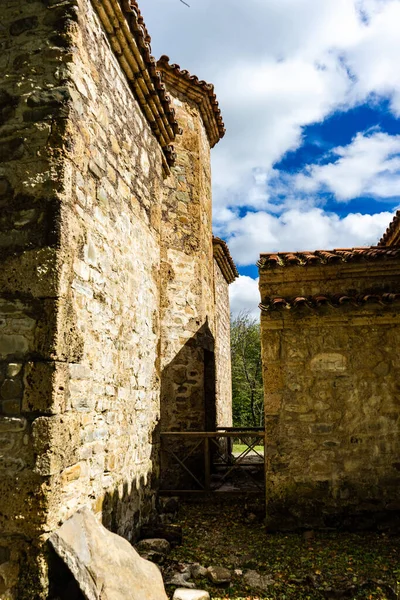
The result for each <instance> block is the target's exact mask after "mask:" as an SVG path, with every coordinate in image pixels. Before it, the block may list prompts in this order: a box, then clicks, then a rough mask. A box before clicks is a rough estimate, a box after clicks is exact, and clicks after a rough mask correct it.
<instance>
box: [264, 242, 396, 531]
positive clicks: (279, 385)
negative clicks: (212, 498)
mask: <svg viewBox="0 0 400 600" xmlns="http://www.w3.org/2000/svg"><path fill="white" fill-rule="evenodd" d="M259 266H260V292H261V299H262V304H261V310H262V315H261V329H262V357H263V369H264V371H263V374H264V386H265V418H266V436H267V461H266V482H267V483H266V486H267V523H268V525H269V527H270V528H271V529H283V530H285V529H286V530H290V529H296V528H303V529H311V528H318V527H322V528H324V527H328V528H331V527H345V528H366V527H372V526H376V525H378V526H379V527H381V528H385V527H390V526H394V525H396V526H399V525H400V503H399V492H400V463H399V456H400V388H399V380H400V361H399V354H398V352H397V350H396V349H397V348H398V345H399V343H400V248H398V247H397V248H396V247H393V248H386V247H376V248H362V249H348V250H334V251H320V252H304V253H302V252H298V253H281V254H276V255H271V254H268V255H262V256H261V259H260V263H259Z"/></svg>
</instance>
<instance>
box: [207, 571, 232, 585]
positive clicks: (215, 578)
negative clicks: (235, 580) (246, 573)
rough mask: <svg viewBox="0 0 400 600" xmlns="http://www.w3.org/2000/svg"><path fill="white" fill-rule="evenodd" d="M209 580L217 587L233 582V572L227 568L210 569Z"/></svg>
mask: <svg viewBox="0 0 400 600" xmlns="http://www.w3.org/2000/svg"><path fill="white" fill-rule="evenodd" d="M207 574H208V578H209V580H210V581H211V582H212V583H215V584H216V585H223V584H227V583H230V582H231V579H232V577H231V572H230V571H229V569H225V567H208V569H207Z"/></svg>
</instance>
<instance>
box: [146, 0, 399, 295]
mask: <svg viewBox="0 0 400 600" xmlns="http://www.w3.org/2000/svg"><path fill="white" fill-rule="evenodd" d="M189 3H190V5H191V7H190V8H187V7H185V6H184V5H183V4H182V3H181V2H179V1H178V0H168V1H167V0H148V1H147V2H144V0H143V1H142V3H141V7H142V10H143V13H144V17H145V20H146V23H147V25H148V27H149V30H150V32H151V34H152V36H153V50H154V53H155V55H156V56H159V55H160V54H163V53H166V54H169V56H170V57H171V60H172V61H174V62H178V63H179V64H180V65H181V66H182V67H183V68H186V69H189V70H190V71H191V72H192V73H195V74H196V75H198V76H199V77H200V78H202V79H206V80H208V81H212V82H213V83H214V84H215V89H216V92H217V96H218V99H219V101H220V104H221V108H222V113H223V117H224V119H225V122H226V126H227V135H226V137H225V138H224V140H223V141H222V142H221V143H220V144H218V146H217V147H216V149H215V150H214V151H213V178H214V186H215V187H214V191H215V193H214V219H215V222H216V226H217V228H218V234H219V235H225V236H226V237H228V239H229V242H230V245H231V249H232V252H233V254H234V257H235V259H236V260H237V262H238V263H239V264H241V265H245V264H252V263H254V262H255V261H256V260H257V257H258V254H259V252H260V251H268V250H272V251H274V250H296V249H299V250H301V249H310V250H311V249H313V248H316V247H320V248H323V247H325V248H332V247H335V246H336V247H338V246H356V245H365V244H370V243H375V242H376V241H377V240H378V239H379V237H380V236H381V234H382V232H383V231H384V230H385V229H386V226H387V224H388V222H389V221H390V218H391V215H390V214H389V213H388V212H382V213H380V214H378V215H373V216H370V215H361V214H351V215H348V216H347V217H344V218H340V217H339V216H338V215H335V214H332V213H327V212H325V211H324V210H323V204H322V202H323V200H321V198H320V197H319V196H318V194H320V193H321V192H322V191H323V190H327V191H330V192H331V193H333V194H334V195H335V196H336V199H337V200H339V201H347V200H349V199H351V198H352V197H355V196H358V195H359V194H367V195H372V196H374V197H378V198H379V197H380V198H383V199H384V198H390V197H391V196H392V195H393V194H397V193H398V192H397V190H398V189H400V187H399V183H400V176H399V172H400V165H399V162H398V158H397V156H396V153H397V152H398V145H399V139H398V137H396V136H392V137H390V136H388V135H386V134H384V133H380V132H377V131H375V132H370V133H369V134H362V133H360V134H359V135H358V136H357V137H356V138H355V140H353V143H352V144H350V145H349V146H347V147H343V148H337V149H336V150H335V151H334V153H333V154H332V161H331V163H330V164H329V165H310V167H309V170H308V171H305V172H303V174H302V177H298V178H294V177H291V176H289V175H288V174H282V173H281V174H279V173H277V172H276V170H274V164H276V162H277V161H279V160H280V159H281V158H282V157H283V155H284V154H285V153H286V152H287V151H289V150H295V149H296V148H298V147H299V146H301V144H302V142H303V140H302V135H303V128H304V127H305V126H307V125H309V124H311V123H319V122H323V121H324V119H326V117H327V116H328V115H331V114H333V113H334V112H335V111H338V110H347V109H349V108H351V107H354V106H355V105H356V104H358V103H363V102H377V100H380V99H382V98H386V99H388V100H389V102H390V106H391V110H392V111H393V113H394V114H395V115H400V69H399V68H398V57H399V56H400V36H399V34H398V24H399V22H400V0H268V1H266V0H246V2H243V0H218V1H216V0H190V2H189ZM282 197H283V198H284V200H282V199H281V198H282ZM243 207H247V208H248V207H250V208H252V209H254V210H256V211H258V212H257V213H254V214H253V213H251V214H250V213H249V214H247V215H246V216H244V217H241V215H242V213H243V210H241V209H242V208H243ZM245 210H246V209H245ZM247 279H248V278H247ZM247 279H244V280H243V281H242V282H241V280H239V282H240V283H239V282H238V283H236V284H234V285H235V286H236V287H232V294H233V296H234V294H235V292H234V290H235V289H236V288H237V289H238V290H239V289H240V290H242V291H243V293H245V291H246V282H247ZM247 283H248V284H249V286H250V285H251V284H250V283H249V282H247ZM240 286H242V287H240ZM249 289H250V288H249ZM233 302H236V300H235V298H234V297H233Z"/></svg>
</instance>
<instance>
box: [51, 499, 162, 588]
mask: <svg viewBox="0 0 400 600" xmlns="http://www.w3.org/2000/svg"><path fill="white" fill-rule="evenodd" d="M49 541H50V543H51V545H52V546H53V548H54V549H55V551H56V552H57V554H58V555H59V556H60V558H62V560H63V561H64V562H65V563H66V565H67V566H68V568H69V569H70V571H71V573H72V575H73V576H74V578H75V579H76V581H77V582H78V584H79V587H80V589H81V590H82V592H83V594H84V596H85V598H86V599H87V600H128V599H129V600H167V594H166V593H165V590H164V584H163V580H162V577H161V573H160V571H159V570H158V568H157V567H156V566H155V565H153V564H152V563H151V562H149V561H147V560H144V559H143V558H141V557H140V556H139V554H138V553H137V552H136V550H135V549H134V548H133V547H132V546H131V544H130V543H129V542H127V541H126V540H124V539H123V538H122V537H120V536H118V535H115V534H114V533H110V532H109V531H108V530H107V529H106V528H105V527H103V526H102V525H101V524H100V523H98V522H97V521H96V519H95V517H94V515H93V513H91V512H90V511H89V510H88V509H87V508H84V509H81V510H79V511H78V512H77V513H76V514H75V515H74V516H73V517H72V518H70V519H68V520H67V521H66V522H65V523H64V524H63V525H62V527H61V528H60V529H58V530H56V531H55V532H53V533H52V535H51V537H50V539H49Z"/></svg>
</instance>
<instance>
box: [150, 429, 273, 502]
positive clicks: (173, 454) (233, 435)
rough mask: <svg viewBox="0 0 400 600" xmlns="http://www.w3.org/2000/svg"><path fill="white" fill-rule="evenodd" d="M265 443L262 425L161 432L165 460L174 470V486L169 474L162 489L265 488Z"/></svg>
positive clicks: (248, 490)
mask: <svg viewBox="0 0 400 600" xmlns="http://www.w3.org/2000/svg"><path fill="white" fill-rule="evenodd" d="M264 446H265V432H264V430H263V429H262V428H257V429H252V428H251V429H250V428H241V429H237V428H233V427H229V428H218V430H217V431H215V432H206V431H194V432H192V431H190V432H181V431H169V432H164V433H161V448H162V454H163V458H164V460H163V462H164V464H168V469H169V472H170V473H173V474H174V476H171V482H173V483H172V489H171V487H169V485H168V483H169V482H168V477H166V478H163V477H162V488H161V491H168V492H179V493H182V492H185V493H194V492H197V493H210V492H216V491H225V492H238V493H240V492H246V493H249V492H257V493H260V492H263V491H264V489H265V468H264ZM177 470H178V472H177ZM177 481H178V482H179V483H178V484H177V483H176V482H177Z"/></svg>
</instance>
